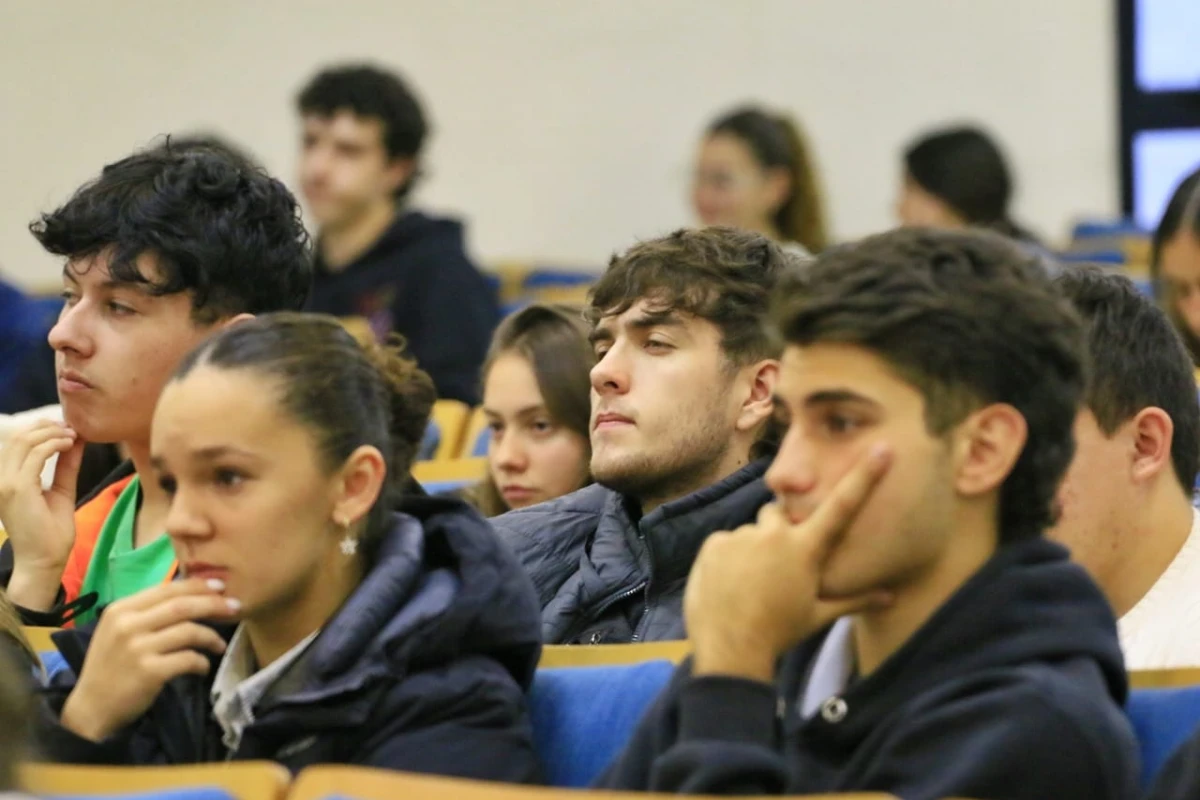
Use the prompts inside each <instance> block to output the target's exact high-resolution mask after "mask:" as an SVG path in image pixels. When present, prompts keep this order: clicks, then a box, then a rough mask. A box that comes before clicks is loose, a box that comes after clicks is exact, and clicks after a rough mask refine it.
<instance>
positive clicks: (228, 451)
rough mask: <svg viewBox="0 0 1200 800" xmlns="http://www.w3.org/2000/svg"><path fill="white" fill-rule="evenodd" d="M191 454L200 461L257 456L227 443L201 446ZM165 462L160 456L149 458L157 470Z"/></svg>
mask: <svg viewBox="0 0 1200 800" xmlns="http://www.w3.org/2000/svg"><path fill="white" fill-rule="evenodd" d="M191 456H192V458H196V459H199V460H201V461H216V460H217V459H220V458H224V457H225V456H240V457H242V458H249V459H255V458H257V456H256V455H254V454H253V453H251V452H248V451H246V450H241V449H239V448H237V447H230V446H229V445H213V446H212V447H202V448H200V449H199V450H193V451H192V452H191ZM165 464H166V462H165V461H164V460H163V458H162V456H152V457H151V458H150V465H151V466H153V467H154V468H155V469H157V470H161V469H163V467H164V466H165Z"/></svg>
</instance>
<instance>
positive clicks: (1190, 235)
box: [1150, 169, 1200, 365]
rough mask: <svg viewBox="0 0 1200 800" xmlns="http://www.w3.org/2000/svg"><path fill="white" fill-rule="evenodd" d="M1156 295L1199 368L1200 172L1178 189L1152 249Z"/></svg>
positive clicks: (1190, 176)
mask: <svg viewBox="0 0 1200 800" xmlns="http://www.w3.org/2000/svg"><path fill="white" fill-rule="evenodd" d="M1150 277H1151V278H1152V279H1153V282H1154V294H1155V297H1157V298H1158V301H1159V303H1161V304H1162V307H1163V309H1164V310H1165V311H1166V312H1167V315H1168V316H1169V317H1170V318H1171V321H1172V322H1173V323H1175V328H1176V329H1177V330H1178V331H1179V334H1180V336H1182V337H1183V341H1184V343H1186V344H1187V347H1188V352H1190V353H1191V354H1192V361H1193V363H1195V364H1197V365H1200V169H1197V170H1196V171H1194V172H1192V173H1191V174H1190V175H1188V176H1186V177H1185V178H1184V179H1183V180H1182V181H1180V183H1179V185H1178V186H1177V187H1175V193H1174V194H1172V195H1171V200H1170V202H1168V203H1167V209H1166V211H1164V212H1163V216H1162V220H1161V221H1160V222H1159V224H1158V230H1156V231H1155V232H1154V240H1153V242H1152V244H1151V249H1150Z"/></svg>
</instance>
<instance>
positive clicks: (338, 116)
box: [296, 65, 498, 405]
mask: <svg viewBox="0 0 1200 800" xmlns="http://www.w3.org/2000/svg"><path fill="white" fill-rule="evenodd" d="M296 105H297V110H298V111H299V113H300V120H301V151H300V164H299V173H300V175H299V178H300V185H301V188H302V190H303V194H304V199H305V201H306V203H307V205H308V211H309V213H310V214H311V215H312V218H313V219H314V220H315V222H316V224H317V226H318V228H319V231H318V238H317V252H316V265H315V266H316V278H315V282H314V284H313V293H312V296H311V298H310V301H309V305H308V309H309V310H311V311H319V312H322V313H326V314H333V315H334V316H338V317H348V316H357V317H363V318H365V319H366V320H367V321H368V323H370V325H371V328H372V330H373V331H374V333H375V335H376V337H377V338H379V339H380V340H383V339H384V338H385V337H386V336H387V334H389V333H392V332H395V333H400V334H402V335H403V336H404V338H405V340H406V341H407V342H408V346H409V348H411V351H412V353H413V355H414V356H415V357H416V359H417V362H418V363H419V364H420V365H421V368H422V369H424V370H425V371H427V372H428V373H429V374H430V375H431V376H432V377H433V381H434V384H435V385H436V386H437V390H438V396H439V397H441V398H442V399H451V400H461V401H462V402H464V403H467V404H469V405H473V404H475V403H476V402H477V401H478V399H479V397H478V394H479V392H478V388H479V368H480V366H481V365H482V364H483V359H484V355H485V353H486V352H487V347H488V341H489V339H490V337H491V334H492V329H493V328H494V327H495V325H496V319H497V315H498V311H497V307H496V298H495V296H494V292H493V291H492V288H491V287H490V286H489V285H488V282H487V280H486V279H485V278H484V276H483V275H482V274H481V273H480V272H479V270H478V269H476V267H475V265H474V264H473V263H472V262H471V260H470V258H468V257H467V254H466V249H465V245H464V242H463V226H462V223H461V222H459V221H457V220H454V219H447V218H440V217H432V216H429V215H427V214H424V213H422V212H419V211H415V210H413V209H412V208H410V207H409V205H408V200H409V197H410V195H411V193H412V190H413V187H414V186H415V185H416V184H417V182H418V180H419V179H420V178H421V177H422V175H423V170H422V164H421V155H422V149H423V147H424V145H425V140H426V136H427V134H428V123H427V121H426V117H425V112H424V111H423V110H422V108H421V105H420V103H419V101H418V100H417V98H416V96H415V95H414V94H413V92H412V91H411V90H410V89H409V87H408V86H406V85H405V83H404V82H403V81H402V80H401V79H400V78H399V77H398V76H396V75H394V74H392V73H389V72H386V71H384V70H382V69H379V68H377V67H373V66H366V65H351V66H339V67H333V68H330V69H326V70H324V71H323V72H321V73H320V74H318V75H317V76H316V77H315V78H313V79H312V81H311V82H310V83H309V84H308V85H307V86H305V87H304V89H303V90H302V91H301V92H300V95H299V97H298V98H297V103H296Z"/></svg>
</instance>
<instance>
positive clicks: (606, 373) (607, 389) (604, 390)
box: [590, 345, 629, 396]
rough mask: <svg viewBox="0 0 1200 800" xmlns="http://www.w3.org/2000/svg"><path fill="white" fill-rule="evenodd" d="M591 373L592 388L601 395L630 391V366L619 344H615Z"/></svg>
mask: <svg viewBox="0 0 1200 800" xmlns="http://www.w3.org/2000/svg"><path fill="white" fill-rule="evenodd" d="M590 375H591V379H592V388H593V389H594V390H595V391H596V393H597V394H599V395H601V396H605V395H609V394H625V393H626V392H628V391H629V368H628V364H627V363H626V360H625V357H624V356H623V355H622V350H621V348H620V347H619V346H618V345H613V346H612V348H610V349H609V351H608V352H607V353H605V354H604V356H603V357H602V358H601V359H600V360H599V361H597V362H596V366H594V367H592V371H591V373H590Z"/></svg>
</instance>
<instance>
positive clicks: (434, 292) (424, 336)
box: [307, 211, 499, 405]
mask: <svg viewBox="0 0 1200 800" xmlns="http://www.w3.org/2000/svg"><path fill="white" fill-rule="evenodd" d="M318 249H319V248H318ZM307 310H309V311H318V312H321V313H323V314H333V315H334V316H337V317H347V316H357V317H364V318H366V320H367V322H368V323H370V325H371V329H372V330H373V331H374V332H375V335H376V336H377V337H379V338H380V339H382V338H383V337H384V336H386V335H387V334H389V333H392V332H395V333H399V334H401V335H402V336H404V338H405V340H407V342H408V348H409V351H410V352H411V353H412V355H413V356H414V357H415V358H416V359H417V363H418V364H419V365H420V366H421V369H423V370H425V371H426V372H428V373H429V375H430V377H431V378H433V382H434V385H435V386H437V391H438V397H440V398H442V399H443V400H461V401H462V402H464V403H467V404H468V405H474V404H475V403H477V402H478V401H479V370H480V367H482V365H483V359H484V356H485V355H486V353H487V348H488V344H489V342H490V341H491V336H492V330H493V329H494V328H495V327H496V322H497V320H498V316H499V312H498V311H497V308H496V297H495V293H494V292H493V290H492V287H491V286H490V285H488V282H487V279H486V278H484V276H483V275H482V274H481V273H480V272H479V270H477V269H476V268H475V265H474V264H472V263H471V260H470V259H469V258H467V254H466V250H465V248H464V246H463V226H462V224H461V223H459V222H457V221H455V220H452V219H440V218H435V217H429V216H426V215H425V214H422V213H420V212H417V211H410V212H407V213H404V214H401V215H399V216H397V217H396V221H395V222H394V223H393V224H392V226H391V227H390V228H388V229H387V231H385V232H384V234H383V236H381V237H380V238H379V241H377V242H375V244H374V245H372V246H371V248H370V249H369V250H367V251H366V252H365V253H363V254H362V255H361V256H359V257H358V258H357V259H356V260H355V261H353V262H352V263H350V264H348V265H347V266H346V267H345V268H344V269H341V270H337V271H334V270H331V269H329V268H328V267H327V266H325V264H324V262H323V261H322V260H321V258H320V257H319V256H318V258H317V263H316V269H315V278H314V281H313V288H312V294H311V295H310V296H309V301H308V306H307Z"/></svg>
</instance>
